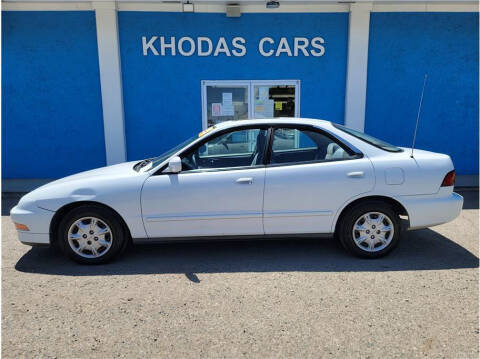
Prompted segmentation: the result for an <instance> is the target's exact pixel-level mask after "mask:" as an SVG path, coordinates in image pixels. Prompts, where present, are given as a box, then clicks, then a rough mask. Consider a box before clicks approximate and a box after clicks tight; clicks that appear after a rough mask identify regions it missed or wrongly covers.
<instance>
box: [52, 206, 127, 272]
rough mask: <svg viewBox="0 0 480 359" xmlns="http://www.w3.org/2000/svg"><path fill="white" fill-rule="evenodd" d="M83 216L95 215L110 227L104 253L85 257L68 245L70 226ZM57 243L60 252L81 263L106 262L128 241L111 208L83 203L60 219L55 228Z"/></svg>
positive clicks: (124, 246) (123, 247)
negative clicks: (107, 246) (56, 228)
mask: <svg viewBox="0 0 480 359" xmlns="http://www.w3.org/2000/svg"><path fill="white" fill-rule="evenodd" d="M84 217H95V218H98V219H99V220H101V221H102V222H103V223H104V224H106V225H107V226H108V227H110V230H111V236H109V238H108V242H109V243H110V247H109V249H108V250H105V253H104V254H101V253H100V255H99V256H98V257H93V258H86V257H83V256H81V255H80V254H78V253H76V252H75V251H74V250H73V249H72V248H71V246H70V244H69V241H68V231H69V229H70V227H71V226H72V225H73V224H74V223H75V222H76V221H78V220H79V219H81V218H84ZM57 243H58V247H59V248H60V249H61V250H62V252H63V253H64V254H65V255H66V256H67V257H69V258H71V259H72V260H74V261H75V262H77V263H81V264H101V263H107V262H108V261H110V260H112V259H113V258H115V257H116V256H118V255H119V254H120V253H121V252H123V250H124V249H125V248H126V246H127V243H128V237H127V234H126V232H125V229H124V226H123V224H122V222H121V220H120V219H119V218H118V215H117V214H116V213H115V212H113V211H112V210H110V209H108V208H105V207H101V206H96V205H84V206H80V207H77V208H74V209H72V210H71V211H70V212H68V213H67V214H66V215H65V216H64V217H63V218H62V220H61V221H60V223H59V226H58V230H57Z"/></svg>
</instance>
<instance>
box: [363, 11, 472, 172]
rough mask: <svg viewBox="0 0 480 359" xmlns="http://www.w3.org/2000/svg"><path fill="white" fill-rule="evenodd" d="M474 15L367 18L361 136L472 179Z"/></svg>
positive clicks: (394, 14)
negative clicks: (446, 159) (430, 155)
mask: <svg viewBox="0 0 480 359" xmlns="http://www.w3.org/2000/svg"><path fill="white" fill-rule="evenodd" d="M478 40H479V39H478V13H372V14H371V24H370V49H369V61H368V82H367V110H366V123H365V132H366V133H369V134H371V135H374V136H377V137H380V138H382V139H384V140H386V141H388V142H391V143H393V144H396V145H402V146H411V144H412V138H413V131H414V127H415V120H416V115H417V108H418V103H419V99H420V94H421V89H422V83H423V77H424V74H425V73H427V74H428V81H427V85H426V89H425V97H424V102H423V108H422V113H421V120H420V125H419V129H418V134H417V147H418V148H422V149H427V150H432V151H436V152H442V153H447V154H449V155H450V156H451V157H452V159H453V162H454V164H455V167H456V170H457V174H478V96H479V93H478V80H479V78H478Z"/></svg>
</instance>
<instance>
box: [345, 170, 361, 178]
mask: <svg viewBox="0 0 480 359" xmlns="http://www.w3.org/2000/svg"><path fill="white" fill-rule="evenodd" d="M363 175H364V173H363V171H358V172H348V173H347V176H348V177H353V178H360V177H363Z"/></svg>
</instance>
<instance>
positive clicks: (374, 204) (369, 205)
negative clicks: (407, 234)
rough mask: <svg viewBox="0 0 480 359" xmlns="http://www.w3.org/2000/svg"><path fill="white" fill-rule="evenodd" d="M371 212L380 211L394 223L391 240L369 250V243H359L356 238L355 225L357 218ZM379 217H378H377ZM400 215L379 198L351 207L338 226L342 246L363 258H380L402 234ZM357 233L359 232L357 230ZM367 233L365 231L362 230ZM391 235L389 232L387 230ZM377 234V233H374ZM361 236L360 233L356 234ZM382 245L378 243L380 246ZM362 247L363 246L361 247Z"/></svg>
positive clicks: (392, 246) (395, 243)
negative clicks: (373, 249)
mask: <svg viewBox="0 0 480 359" xmlns="http://www.w3.org/2000/svg"><path fill="white" fill-rule="evenodd" d="M369 212H379V213H382V214H384V215H386V216H387V217H388V219H390V221H391V223H392V224H393V234H392V238H391V241H390V242H389V244H388V245H387V246H385V247H384V248H383V249H379V250H375V251H368V249H367V248H366V247H367V246H368V244H367V243H366V242H363V243H362V244H360V245H357V244H356V243H355V240H354V233H353V227H354V225H355V223H356V222H357V220H358V219H359V218H361V217H362V216H364V215H365V214H367V213H369ZM377 218H378V217H377ZM400 231H401V225H400V217H399V215H398V213H396V212H395V210H394V209H393V208H392V207H391V206H390V205H389V204H388V203H385V202H382V201H379V200H367V201H365V202H361V203H359V204H357V205H355V206H353V207H352V208H349V209H348V210H347V212H346V213H344V214H343V215H342V218H341V219H340V222H339V225H338V227H337V233H336V234H337V235H338V239H339V240H340V243H341V244H342V246H343V247H344V248H345V249H346V250H347V251H348V252H350V253H352V254H354V255H356V256H358V257H362V258H380V257H383V256H385V255H386V254H388V253H389V252H390V251H391V250H392V249H393V248H395V246H396V245H397V244H398V241H399V240H400V236H401V233H400ZM356 233H357V232H356ZM362 233H365V232H362ZM387 233H388V235H390V233H389V232H387ZM372 234H373V235H376V234H375V233H372ZM356 235H357V236H358V237H360V235H359V234H356ZM381 246H382V244H381V243H378V248H380V247H381ZM360 247H362V248H360Z"/></svg>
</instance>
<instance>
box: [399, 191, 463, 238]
mask: <svg viewBox="0 0 480 359" xmlns="http://www.w3.org/2000/svg"><path fill="white" fill-rule="evenodd" d="M442 192H443V191H442V190H441V191H440V192H439V193H438V194H435V195H427V196H400V197H397V198H396V199H397V200H398V201H399V202H400V203H402V204H403V206H404V207H405V209H406V210H407V212H408V219H409V222H410V223H409V228H408V229H419V228H426V227H432V226H436V225H439V224H442V223H447V222H450V221H452V220H454V219H455V218H457V217H458V215H459V214H460V212H461V210H462V207H463V197H462V196H460V195H459V194H458V193H455V192H451V193H450V194H449V195H445V194H444V193H442Z"/></svg>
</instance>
